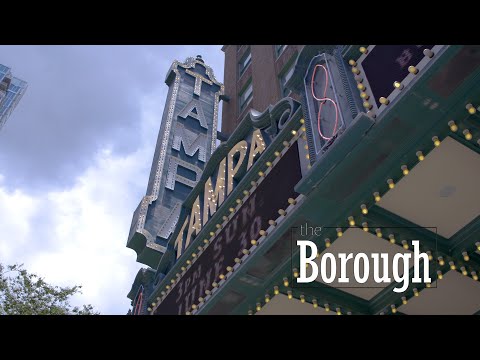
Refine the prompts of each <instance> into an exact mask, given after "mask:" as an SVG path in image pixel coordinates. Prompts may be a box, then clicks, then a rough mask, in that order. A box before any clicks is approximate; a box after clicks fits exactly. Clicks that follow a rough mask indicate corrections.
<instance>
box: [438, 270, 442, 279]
mask: <svg viewBox="0 0 480 360" xmlns="http://www.w3.org/2000/svg"><path fill="white" fill-rule="evenodd" d="M437 278H438V279H439V280H442V279H443V274H442V272H441V271H440V270H437Z"/></svg>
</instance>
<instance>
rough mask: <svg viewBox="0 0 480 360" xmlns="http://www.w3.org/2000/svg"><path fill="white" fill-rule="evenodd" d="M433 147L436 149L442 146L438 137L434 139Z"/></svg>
mask: <svg viewBox="0 0 480 360" xmlns="http://www.w3.org/2000/svg"><path fill="white" fill-rule="evenodd" d="M432 141H433V145H435V146H436V147H438V146H440V140H439V139H438V136H434V137H432Z"/></svg>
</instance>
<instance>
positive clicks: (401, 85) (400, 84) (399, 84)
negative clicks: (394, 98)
mask: <svg viewBox="0 0 480 360" xmlns="http://www.w3.org/2000/svg"><path fill="white" fill-rule="evenodd" d="M393 87H394V88H395V89H398V90H402V89H403V84H402V83H401V82H399V81H395V82H394V83H393Z"/></svg>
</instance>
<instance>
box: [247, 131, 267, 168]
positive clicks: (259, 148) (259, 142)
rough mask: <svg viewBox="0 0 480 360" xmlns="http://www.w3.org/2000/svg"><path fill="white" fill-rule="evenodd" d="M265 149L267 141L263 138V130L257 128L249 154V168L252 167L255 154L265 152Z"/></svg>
mask: <svg viewBox="0 0 480 360" xmlns="http://www.w3.org/2000/svg"><path fill="white" fill-rule="evenodd" d="M264 150H265V141H264V140H263V137H262V132H261V131H260V129H257V130H255V131H254V132H253V134H252V144H251V145H250V153H249V154H248V165H247V170H250V168H251V167H252V165H253V160H254V159H255V156H257V155H259V154H261V153H263V151H264Z"/></svg>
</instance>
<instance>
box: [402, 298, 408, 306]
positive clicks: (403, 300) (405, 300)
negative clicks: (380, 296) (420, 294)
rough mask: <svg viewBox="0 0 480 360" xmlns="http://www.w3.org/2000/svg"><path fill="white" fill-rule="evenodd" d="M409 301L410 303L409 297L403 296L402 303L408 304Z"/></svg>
mask: <svg viewBox="0 0 480 360" xmlns="http://www.w3.org/2000/svg"><path fill="white" fill-rule="evenodd" d="M407 303H408V300H407V298H406V297H405V296H402V304H403V305H407Z"/></svg>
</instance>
